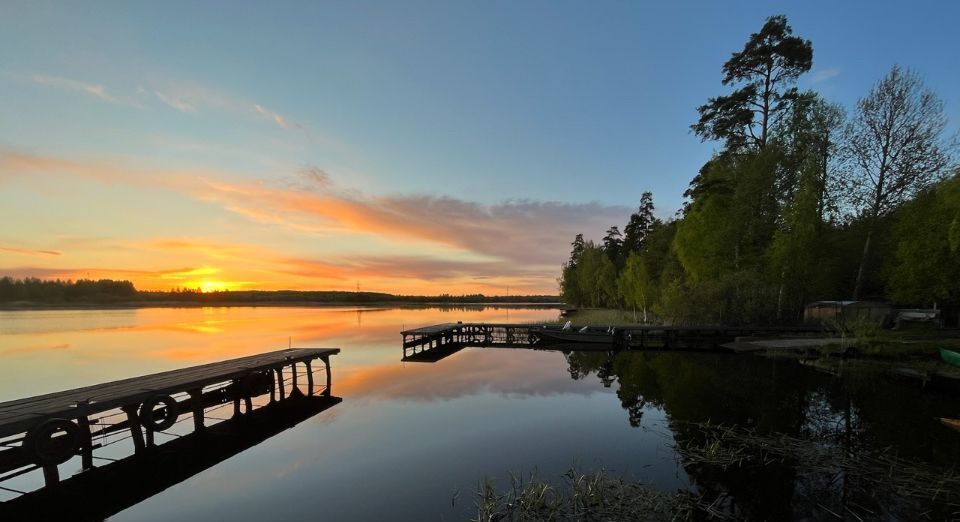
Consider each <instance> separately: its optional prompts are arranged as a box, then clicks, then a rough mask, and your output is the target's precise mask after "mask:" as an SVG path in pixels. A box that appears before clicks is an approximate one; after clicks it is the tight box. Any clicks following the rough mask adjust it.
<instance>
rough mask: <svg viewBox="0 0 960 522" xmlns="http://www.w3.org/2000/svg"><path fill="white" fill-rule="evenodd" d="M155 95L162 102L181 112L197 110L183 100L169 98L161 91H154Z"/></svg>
mask: <svg viewBox="0 0 960 522" xmlns="http://www.w3.org/2000/svg"><path fill="white" fill-rule="evenodd" d="M153 94H155V95H156V96H157V98H158V99H159V100H160V101H162V102H163V103H165V104H167V105H168V106H170V107H172V108H174V109H176V110H178V111H180V112H196V108H194V106H193V105H191V104H189V103H187V102H185V101H183V100H181V99H180V98H174V97H172V96H167V95H166V94H163V93H162V92H160V91H154V92H153Z"/></svg>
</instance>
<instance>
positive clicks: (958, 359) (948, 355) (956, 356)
mask: <svg viewBox="0 0 960 522" xmlns="http://www.w3.org/2000/svg"><path fill="white" fill-rule="evenodd" d="M940 358H941V359H943V362H945V363H949V364H952V365H954V366H960V353H957V352H954V351H952V350H947V349H946V348H940Z"/></svg>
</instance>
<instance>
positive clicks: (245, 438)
mask: <svg viewBox="0 0 960 522" xmlns="http://www.w3.org/2000/svg"><path fill="white" fill-rule="evenodd" d="M342 400H343V399H341V398H339V397H333V396H326V395H314V396H307V395H300V396H293V397H288V398H287V399H285V400H283V401H276V402H274V403H271V404H267V405H265V406H263V407H262V408H258V409H256V410H254V411H253V412H252V413H250V414H249V415H246V414H245V415H243V416H241V417H239V418H233V419H229V420H226V421H224V422H221V423H219V424H216V425H213V426H210V427H208V428H206V429H204V430H203V431H200V432H197V433H190V434H188V435H184V436H182V437H179V438H176V439H173V440H171V441H170V442H167V443H165V444H162V445H160V446H158V447H157V449H158V450H161V451H147V452H143V453H141V454H134V455H131V456H129V457H126V458H124V459H121V460H117V461H115V462H108V463H106V464H104V465H102V466H98V467H95V468H93V469H90V470H87V471H84V472H83V473H79V474H77V475H74V476H72V477H69V478H67V479H64V480H63V481H61V482H59V483H58V484H57V485H56V486H55V487H45V488H41V489H39V490H36V491H32V492H29V493H26V494H23V495H20V496H18V497H16V498H14V499H12V500H9V501H7V502H0V520H106V519H107V518H109V517H111V516H113V515H115V514H117V513H119V512H121V511H123V510H124V509H127V508H129V507H131V506H133V505H135V504H137V503H139V502H142V501H143V500H146V499H147V498H150V497H152V496H154V495H156V494H158V493H160V492H161V491H163V490H165V489H167V488H169V487H171V486H173V485H175V484H178V483H180V482H183V481H184V480H187V479H188V478H190V477H192V476H194V475H196V474H198V473H200V472H202V471H204V470H206V469H209V468H211V467H213V466H215V465H217V464H219V463H220V462H223V461H225V460H227V459H229V458H231V457H233V456H234V455H237V454H239V453H241V452H243V451H245V450H247V449H249V448H252V447H254V446H256V445H258V444H260V443H261V442H264V441H266V440H267V439H269V438H270V437H273V436H274V435H277V434H279V433H281V432H283V431H286V430H288V429H290V428H292V427H293V426H296V425H297V424H299V423H301V422H303V421H305V420H307V419H309V418H311V417H313V416H315V415H318V414H319V413H321V412H323V411H326V410H328V409H330V408H332V407H334V406H336V405H337V404H340V403H341V402H342Z"/></svg>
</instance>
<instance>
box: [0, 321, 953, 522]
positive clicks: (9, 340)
mask: <svg viewBox="0 0 960 522" xmlns="http://www.w3.org/2000/svg"><path fill="white" fill-rule="evenodd" d="M557 315H558V311H557V310H544V309H519V308H511V309H509V320H510V321H513V322H538V321H544V320H553V319H556V318H557ZM458 320H462V321H464V322H490V323H503V322H506V321H507V310H506V309H498V308H491V307H487V308H479V307H468V308H465V309H462V310H440V309H426V308H424V309H413V308H399V309H397V308H394V309H357V308H347V307H342V308H221V309H196V308H193V309H142V310H120V311H54V312H0V401H3V400H9V399H14V398H17V397H23V396H28V395H36V394H40V393H44V392H49V391H55V390H61V389H67V388H73V387H79V386H83V385H88V384H93V383H97V382H105V381H109V380H113V379H116V378H119V377H123V376H132V375H143V374H148V373H154V372H158V371H163V370H167V369H173V368H181V367H184V366H189V365H193V364H202V363H205V362H211V361H216V360H223V359H228V358H233V357H240V356H244V355H249V354H253V353H259V352H264V351H268V350H272V349H277V348H284V347H286V346H287V342H288V341H287V340H288V338H289V337H292V344H293V346H294V347H337V346H339V347H341V348H343V351H342V352H341V354H340V355H338V356H337V358H336V359H335V360H334V361H333V363H334V367H335V368H334V371H335V373H336V392H337V395H339V396H342V397H344V400H345V401H346V403H345V404H344V405H342V406H338V407H337V408H333V409H331V410H329V411H326V412H323V413H320V414H318V415H316V416H314V417H312V418H310V419H307V420H306V421H304V422H302V423H300V424H299V425H298V426H297V427H296V428H295V429H288V430H286V431H283V432H282V433H279V434H277V435H276V436H274V437H272V438H270V439H268V440H266V441H265V442H263V443H261V444H258V445H255V446H253V447H251V448H250V449H248V450H246V451H243V452H241V453H239V454H237V455H235V456H233V457H232V458H229V459H227V460H225V461H222V462H220V463H218V464H217V465H215V466H212V467H210V468H208V469H205V470H203V471H200V472H199V473H197V474H195V475H192V476H190V477H189V478H187V479H186V480H185V481H183V482H182V483H180V484H177V485H174V486H171V487H170V488H168V489H166V490H165V491H163V492H162V493H160V494H158V495H155V496H153V497H151V498H148V499H145V500H143V501H142V502H139V503H138V504H136V505H133V506H132V507H130V508H128V509H125V510H123V511H121V512H119V513H118V514H116V515H114V516H113V517H112V518H111V520H137V521H143V520H147V521H150V520H156V521H168V520H195V519H221V520H222V519H230V520H263V519H267V520H274V519H285V520H317V519H320V518H323V519H324V520H378V519H387V518H389V519H392V520H418V521H419V520H438V519H441V518H443V519H446V520H454V519H463V518H467V517H469V516H471V515H472V511H473V506H472V502H471V499H470V494H471V492H472V491H473V490H474V488H476V486H477V483H478V481H480V480H482V479H484V478H485V477H490V478H493V479H494V480H499V481H500V483H501V484H503V483H504V482H506V481H508V480H509V476H508V474H509V473H510V472H523V471H529V470H531V469H532V468H534V467H536V468H538V469H539V471H540V474H541V476H545V477H549V476H559V475H560V474H561V473H563V472H564V471H565V470H566V469H567V468H568V467H569V466H571V465H572V464H574V463H576V464H578V465H579V466H580V467H581V468H582V469H583V470H584V471H590V470H596V469H599V468H601V467H602V468H606V469H608V470H612V471H614V472H615V473H616V474H618V475H622V476H624V477H626V478H628V479H636V480H642V481H644V482H646V483H650V484H653V485H654V486H655V487H657V488H659V489H661V490H665V491H672V490H676V489H694V490H696V491H699V492H702V493H704V494H710V495H719V494H721V493H723V494H726V495H728V496H729V498H728V500H727V504H728V508H729V509H731V510H735V512H736V513H738V514H739V515H740V516H742V517H744V518H749V517H753V518H757V519H770V520H775V519H788V518H791V517H798V516H807V517H829V516H830V515H824V513H825V512H823V511H818V510H819V509H820V508H818V507H817V506H816V505H815V504H813V503H812V502H811V500H809V499H810V498H819V497H820V496H822V497H823V498H824V499H827V501H826V502H825V503H824V505H827V506H828V507H831V506H833V505H834V504H835V503H836V501H835V500H834V499H833V498H832V497H831V495H834V494H838V495H844V494H846V495H848V498H850V499H851V500H853V501H854V502H856V503H858V504H862V505H864V506H867V507H869V506H873V504H868V503H865V502H866V501H865V500H863V499H859V498H857V497H851V495H853V492H854V491H855V489H856V488H857V487H859V486H857V485H856V484H854V483H852V482H850V481H849V480H848V481H847V482H846V486H845V487H846V489H844V487H838V486H837V484H838V482H836V481H835V482H833V483H830V479H831V478H830V477H827V478H826V479H825V480H824V479H823V478H824V476H823V474H818V473H813V472H811V471H810V470H809V469H805V468H804V467H803V466H800V465H798V463H797V462H794V461H789V460H788V461H785V462H780V463H776V464H771V465H768V466H763V467H758V468H747V469H734V468H728V469H722V468H717V467H712V466H703V465H700V464H698V463H695V462H691V461H689V460H685V459H684V458H683V457H681V456H678V454H677V453H676V452H675V451H674V450H673V448H674V447H675V446H684V447H696V446H697V445H699V444H702V443H703V442H704V441H706V436H705V435H704V433H703V432H702V430H700V429H699V428H698V427H697V423H700V422H704V421H707V420H711V421H713V422H715V423H716V422H723V423H725V424H729V425H737V426H741V427H749V428H751V429H754V430H756V432H757V433H761V434H774V433H786V434H788V435H790V436H791V437H797V438H805V439H814V440H819V441H823V445H824V446H825V447H826V446H836V447H838V448H840V449H841V450H842V451H849V452H851V453H857V452H864V451H872V450H877V449H880V448H886V447H890V448H891V451H894V452H896V453H898V454H899V455H901V456H904V457H909V458H912V459H915V460H916V461H917V462H934V463H941V464H942V465H944V466H949V465H951V464H956V463H957V459H958V456H957V446H958V445H957V439H956V435H955V434H954V433H953V432H951V431H950V430H948V429H946V428H944V427H943V426H940V425H938V424H937V423H936V421H934V420H933V419H932V417H934V416H942V417H957V416H958V415H957V414H958V411H957V409H956V408H957V403H956V402H955V401H954V400H950V399H947V398H945V397H941V396H937V395H933V394H925V393H921V392H920V391H919V390H914V389H910V388H903V387H900V386H898V385H896V384H895V383H891V382H889V381H885V380H878V379H873V378H869V377H865V376H863V377H861V376H856V375H854V376H850V377H845V378H843V379H838V378H835V377H833V376H830V375H827V374H823V373H820V372H815V371H813V370H811V369H809V368H805V367H802V366H800V365H798V364H796V363H794V362H790V361H774V360H766V359H761V358H755V357H744V356H722V355H711V354H695V353H683V354H674V353H638V352H632V353H616V354H609V353H603V352H599V353H598V352H591V353H577V352H572V351H568V352H566V353H562V352H545V351H533V350H520V349H500V348H467V349H464V350H461V351H459V352H457V353H456V354H453V355H452V356H450V357H448V358H445V359H443V360H442V361H440V362H438V363H436V364H426V365H425V364H413V363H408V364H404V363H402V362H400V361H398V360H397V344H398V341H399V340H400V335H399V332H400V331H401V330H404V329H409V328H413V327H418V326H424V325H429V324H437V323H447V322H456V321H458ZM837 480H838V481H840V480H841V479H837ZM840 483H842V482H840ZM823 484H829V488H828V489H827V490H825V489H824V487H823ZM826 491H829V492H831V493H830V494H829V495H828V494H827V493H826ZM457 492H459V497H458V498H459V500H458V501H457V502H455V503H453V502H451V499H452V497H453V496H454V494H455V493H457ZM881 499H882V498H881ZM868 500H869V499H868ZM848 506H849V507H851V508H852V509H855V510H856V509H858V508H856V507H855V506H853V505H852V504H848ZM831 509H834V508H833V507H831ZM841 509H842V508H841ZM871 509H873V510H874V511H875V512H876V513H878V514H880V513H883V511H881V510H880V509H879V508H876V507H875V506H874V508H871ZM884 509H888V511H891V512H896V513H908V514H907V515H903V514H901V515H900V516H899V518H912V517H911V516H910V514H911V513H912V514H916V512H915V511H914V512H909V511H905V509H906V508H901V507H896V506H892V507H891V506H889V505H887V506H884ZM898 510H899V511H898ZM844 513H846V512H844ZM847 515H849V513H847ZM878 516H879V515H878ZM931 516H932V515H931ZM851 518H852V516H851ZM865 518H866V517H865ZM871 518H877V517H871Z"/></svg>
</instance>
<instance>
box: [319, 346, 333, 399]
mask: <svg viewBox="0 0 960 522" xmlns="http://www.w3.org/2000/svg"><path fill="white" fill-rule="evenodd" d="M320 360H321V361H323V364H324V366H326V367H327V389H325V390H323V395H324V396H326V397H329V396H330V393H331V392H330V384H331V383H332V377H331V375H330V356H329V355H324V356H323V357H321V358H320Z"/></svg>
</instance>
